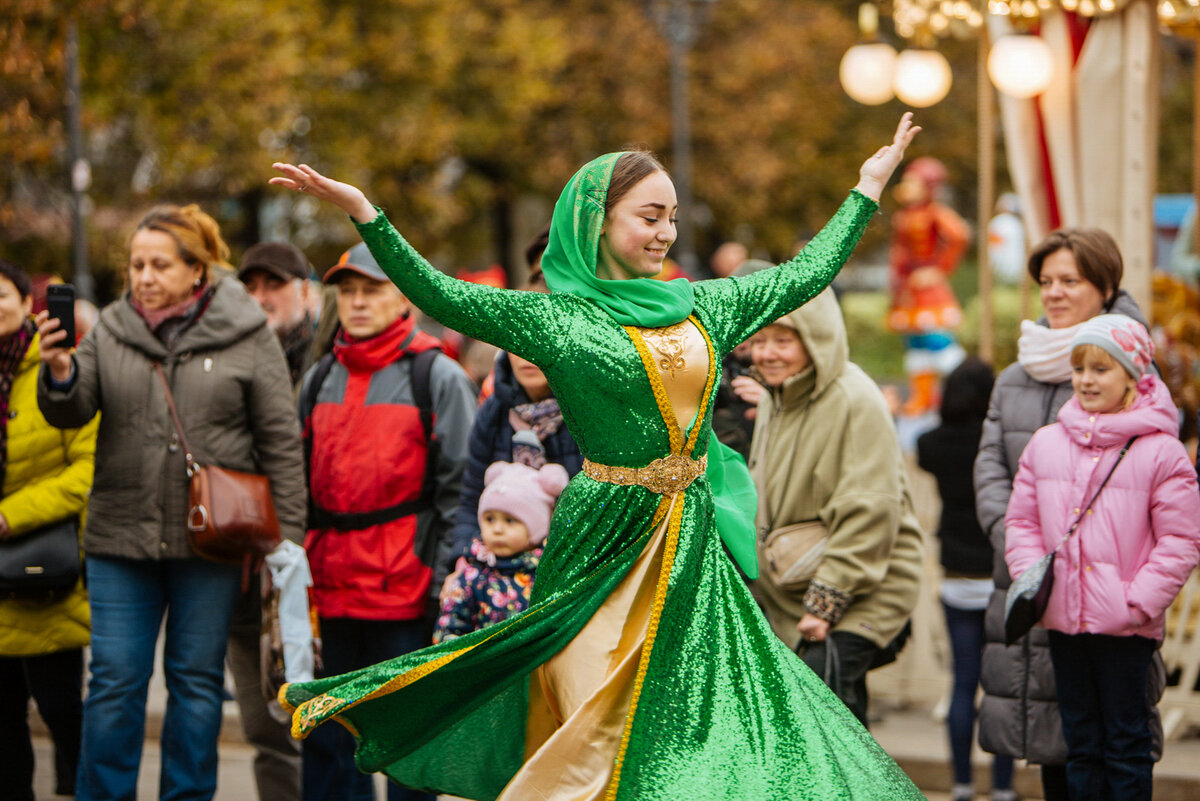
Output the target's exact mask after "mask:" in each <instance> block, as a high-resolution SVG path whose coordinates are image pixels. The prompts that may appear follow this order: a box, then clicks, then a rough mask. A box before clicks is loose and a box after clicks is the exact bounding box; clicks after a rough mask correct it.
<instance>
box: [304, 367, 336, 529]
mask: <svg viewBox="0 0 1200 801" xmlns="http://www.w3.org/2000/svg"><path fill="white" fill-rule="evenodd" d="M334 361H336V358H335V357H334V355H333V354H332V353H326V354H325V355H324V356H322V357H321V360H320V361H319V362H317V367H316V370H314V371H313V377H312V380H311V381H309V382H308V389H307V390H306V391H305V392H304V394H303V395H301V396H300V426H301V431H300V434H301V439H302V440H303V442H304V477H305V479H306V482H305V483H307V484H309V485H311V484H312V475H311V474H312V464H311V463H312V414H313V409H315V408H316V406H317V395H319V394H320V393H321V386H322V385H323V384H324V383H325V379H326V378H328V377H329V371H330V370H332V369H333V363H334ZM311 495H312V493H311V492H310V493H309V496H310V501H309V505H310V507H311V505H312V502H311Z"/></svg>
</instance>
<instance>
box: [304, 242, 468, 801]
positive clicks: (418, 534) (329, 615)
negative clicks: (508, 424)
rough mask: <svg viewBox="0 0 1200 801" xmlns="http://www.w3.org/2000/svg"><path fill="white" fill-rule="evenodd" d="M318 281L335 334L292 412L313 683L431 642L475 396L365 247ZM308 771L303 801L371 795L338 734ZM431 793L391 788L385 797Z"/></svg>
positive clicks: (331, 734) (319, 740)
mask: <svg viewBox="0 0 1200 801" xmlns="http://www.w3.org/2000/svg"><path fill="white" fill-rule="evenodd" d="M324 281H325V283H326V284H330V285H334V286H336V289H337V309H338V319H339V321H340V322H341V328H342V331H341V333H340V334H339V335H338V338H337V340H336V341H335V343H334V348H333V353H332V354H331V355H329V356H326V357H325V358H324V359H323V360H322V361H321V362H319V363H318V364H317V365H316V366H314V367H313V368H312V369H311V370H309V371H308V373H307V374H306V375H305V378H304V383H303V385H302V388H301V392H300V415H301V419H302V421H303V425H304V434H305V446H306V450H307V453H308V466H309V490H310V498H311V500H310V507H309V521H308V535H307V537H306V539H305V543H304V545H305V548H306V549H307V551H308V559H309V563H310V565H311V568H312V575H313V597H314V600H315V602H316V606H317V611H318V613H319V615H320V619H321V636H322V642H323V652H322V653H323V659H324V666H323V670H322V671H321V674H320V675H335V674H339V673H346V672H348V671H351V670H355V669H357V668H362V667H367V666H368V665H372V664H374V663H376V662H381V661H384V660H386V659H390V658H392V657H395V656H399V655H400V654H404V653H408V652H409V651H413V650H416V649H418V648H421V647H424V646H425V645H428V644H429V642H430V639H429V634H430V628H431V623H432V621H431V620H430V618H429V612H428V610H429V608H430V601H431V599H432V600H433V601H436V589H435V588H436V587H437V586H440V584H434V583H433V580H434V575H433V566H434V565H437V564H440V563H441V562H439V560H438V554H439V551H442V552H443V555H444V554H445V552H447V551H448V549H449V548H450V542H449V533H450V528H451V525H452V522H453V514H454V509H455V506H456V504H457V502H458V496H459V492H460V490H461V479H462V471H463V466H464V464H465V462H466V458H467V435H468V433H469V431H470V429H471V424H472V422H473V421H474V416H475V388H474V385H472V384H471V382H470V379H468V378H467V376H466V374H465V373H464V372H463V371H462V368H461V367H459V366H458V364H457V363H456V362H454V361H452V360H451V359H450V358H449V357H447V356H445V355H444V354H442V353H441V351H440V345H439V342H438V340H437V339H435V338H434V337H432V336H430V335H428V334H426V333H424V332H422V331H420V330H418V329H417V327H416V324H415V320H414V319H413V317H412V315H411V314H410V313H409V303H408V300H407V299H406V298H405V297H404V296H403V295H402V294H401V293H400V291H399V290H398V289H397V288H396V287H395V285H393V284H392V282H391V281H389V280H388V278H387V276H386V275H385V274H384V273H383V270H381V269H380V267H379V265H378V264H377V263H376V261H375V259H374V258H373V257H372V256H371V254H370V252H369V251H368V250H367V248H366V246H365V245H362V244H359V245H356V246H355V247H353V248H351V249H350V250H349V251H347V252H346V253H345V254H344V255H343V256H342V258H341V260H340V261H339V262H338V263H337V264H336V265H334V266H333V267H331V268H330V269H329V271H328V272H326V273H325V278H324ZM441 561H445V560H444V559H443V560H441ZM439 578H440V577H439ZM303 770H304V798H305V801H340V800H341V799H346V800H347V801H349V800H350V799H361V798H373V797H374V791H373V789H372V781H371V777H370V776H368V775H365V774H363V773H360V772H359V771H358V769H357V768H356V767H355V765H354V741H353V738H352V737H351V735H350V734H349V732H348V731H346V730H345V729H343V728H341V727H339V726H324V727H321V729H320V730H318V731H314V732H313V733H312V734H311V735H309V737H308V738H307V739H306V740H305V741H304V768H303ZM432 798H433V797H432V796H429V795H426V794H424V793H416V792H414V791H411V790H406V789H404V788H401V787H398V786H395V785H389V787H388V799H389V801H396V800H397V799H431V800H432Z"/></svg>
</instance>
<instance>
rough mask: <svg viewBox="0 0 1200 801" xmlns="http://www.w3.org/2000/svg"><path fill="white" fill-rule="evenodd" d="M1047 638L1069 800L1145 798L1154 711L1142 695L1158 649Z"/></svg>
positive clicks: (1141, 641)
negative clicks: (1063, 743) (1065, 748)
mask: <svg viewBox="0 0 1200 801" xmlns="http://www.w3.org/2000/svg"><path fill="white" fill-rule="evenodd" d="M1049 634H1050V658H1051V659H1052V660H1053V662H1054V683H1055V686H1056V687H1057V689H1058V711H1059V714H1060V715H1061V716H1062V722H1063V735H1064V737H1066V740H1067V786H1068V789H1069V791H1070V794H1071V798H1072V799H1088V801H1092V800H1093V799H1095V801H1134V800H1135V799H1148V798H1150V797H1151V793H1152V788H1153V769H1154V762H1153V760H1152V759H1151V756H1150V751H1151V747H1152V738H1151V734H1150V717H1151V715H1152V709H1151V707H1150V704H1149V703H1148V702H1147V700H1146V694H1145V692H1143V691H1141V688H1143V687H1145V686H1146V682H1147V675H1148V673H1149V670H1150V659H1151V658H1152V657H1153V655H1154V649H1155V647H1156V643H1155V642H1154V640H1151V639H1148V638H1146V637H1112V636H1109V635H1105V634H1062V633H1061V632H1057V631H1051V632H1050V633H1049ZM1131 688H1136V689H1137V691H1136V692H1131V691H1130V690H1131Z"/></svg>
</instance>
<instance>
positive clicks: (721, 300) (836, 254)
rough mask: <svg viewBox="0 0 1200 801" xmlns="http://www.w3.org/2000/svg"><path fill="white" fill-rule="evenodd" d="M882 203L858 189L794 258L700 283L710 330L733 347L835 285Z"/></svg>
mask: <svg viewBox="0 0 1200 801" xmlns="http://www.w3.org/2000/svg"><path fill="white" fill-rule="evenodd" d="M878 208H879V204H878V203H877V202H876V201H874V200H871V199H870V198H869V197H867V196H866V195H864V194H862V193H861V192H859V191H858V190H854V191H852V192H851V193H850V196H849V197H848V198H846V201H845V202H844V203H842V207H841V208H840V209H838V211H837V214H835V215H833V218H832V219H831V220H830V221H829V222H828V223H826V224H825V227H824V228H822V229H821V231H820V233H818V234H817V235H816V236H815V237H813V238H812V240H811V241H810V242H809V243H808V244H807V245H806V246H805V247H804V249H803V250H801V251H800V252H799V253H797V254H796V256H795V257H794V258H793V259H792V260H791V261H786V262H784V263H783V264H780V265H777V266H775V267H772V268H771V269H769V270H760V271H758V272H756V273H754V274H752V275H748V276H745V277H744V278H720V279H716V280H712V281H700V282H699V283H697V284H695V285H694V286H695V288H696V305H697V306H698V307H700V308H701V309H703V310H704V313H705V316H706V317H707V318H708V320H709V321H710V323H711V324H712V329H713V330H710V331H709V334H710V335H711V336H713V338H714V340H715V341H714V343H713V344H714V345H715V346H717V349H718V350H719V351H720V352H721V353H727V352H729V351H730V350H732V349H733V347H734V346H736V345H737V344H738V343H739V342H742V341H744V340H745V339H747V338H748V337H749V336H750V335H751V334H753V333H754V332H755V331H757V330H759V329H760V328H762V327H764V326H766V325H769V324H770V323H773V322H775V321H776V320H778V319H779V318H780V317H782V316H784V315H785V314H787V313H788V312H790V311H792V310H794V309H797V308H799V307H800V306H802V305H804V303H805V302H807V301H808V300H809V299H810V298H813V297H815V296H816V295H817V294H818V293H819V292H821V290H823V289H824V288H825V287H827V286H829V284H830V283H831V282H832V281H833V278H834V276H836V275H837V274H838V271H840V270H841V269H842V266H843V265H844V264H845V263H846V260H847V259H849V258H850V253H851V252H852V251H853V250H854V247H855V245H857V244H858V240H859V238H861V237H862V234H863V231H865V230H866V228H867V223H869V222H870V221H871V216H872V215H873V214H874V213H875V211H876V210H877V209H878Z"/></svg>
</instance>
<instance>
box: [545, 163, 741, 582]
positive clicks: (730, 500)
mask: <svg viewBox="0 0 1200 801" xmlns="http://www.w3.org/2000/svg"><path fill="white" fill-rule="evenodd" d="M623 155H625V153H624V152H621V153H608V154H606V155H603V156H600V157H599V158H597V159H593V160H592V161H589V162H588V163H587V164H585V165H583V166H582V167H580V168H579V171H578V172H576V173H575V175H574V177H572V178H571V180H570V182H569V183H568V184H567V185H566V187H565V188H564V189H563V191H562V194H561V195H559V198H558V202H557V203H555V204H554V217H553V219H552V220H551V221H550V242H549V244H548V245H547V246H546V252H545V253H544V254H542V274H543V275H545V277H546V286H548V287H549V288H550V291H551V292H567V293H570V294H572V295H579V296H580V297H584V298H587V299H589V300H591V301H594V302H595V303H596V304H598V305H599V306H600V307H601V308H602V309H604V310H605V311H606V312H608V313H609V315H611V316H612V318H613V319H614V320H616V321H617V322H618V323H620V324H621V325H633V326H638V327H640V328H662V327H663V326H668V325H674V324H675V323H678V322H681V321H683V320H686V319H687V317H688V315H690V314H691V313H692V307H693V306H694V305H695V296H694V295H693V293H692V284H691V282H690V281H688V280H687V279H686V278H676V279H675V280H674V281H656V280H654V279H646V278H634V279H629V280H625V281H621V280H616V281H614V280H609V279H604V278H597V277H596V260H597V254H598V253H599V246H600V230H601V229H602V228H603V227H604V206H605V202H606V201H607V199H608V184H609V181H610V180H612V173H613V167H614V166H615V165H616V163H617V160H618V159H619V158H621V156H623ZM705 477H706V478H708V481H709V483H710V485H711V486H712V489H713V501H714V504H715V508H714V512H713V514H714V517H715V518H716V524H717V530H718V531H719V532H720V534H721V540H722V541H723V542H724V543H725V545H726V547H727V548H728V549H729V552H730V553H731V554H733V556H734V559H735V560H736V561H737V563H738V565H740V566H741V568H742V570H743V571H745V573H746V574H747V575H748V576H749V577H750V578H752V579H754V578H758V560H757V558H756V555H755V550H754V515H755V512H756V510H757V506H758V498H757V495H756V493H755V490H754V482H753V480H752V479H751V478H750V471H749V470H748V469H747V468H746V462H745V460H743V459H742V457H741V455H739V454H738V453H736V452H735V451H733V450H732V449H730V448H728V447H727V446H726V445H725V444H723V443H722V442H720V441H719V440H718V439H717V438H716V437H715V436H712V437H710V438H709V443H708V469H707V470H706V471H705Z"/></svg>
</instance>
